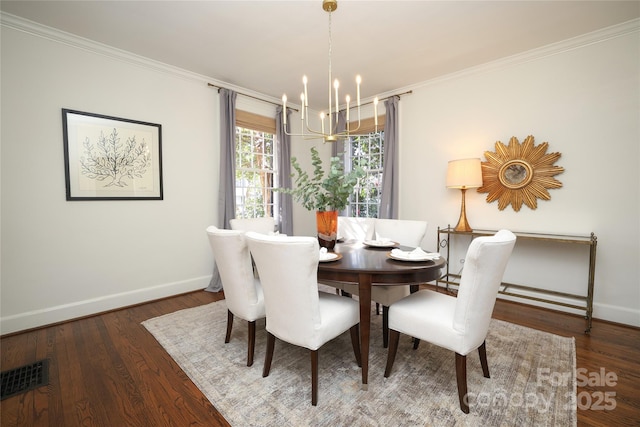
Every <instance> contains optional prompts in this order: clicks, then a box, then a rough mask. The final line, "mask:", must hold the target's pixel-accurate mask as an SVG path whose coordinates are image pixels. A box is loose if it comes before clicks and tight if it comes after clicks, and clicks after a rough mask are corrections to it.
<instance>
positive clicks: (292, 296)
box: [246, 232, 361, 406]
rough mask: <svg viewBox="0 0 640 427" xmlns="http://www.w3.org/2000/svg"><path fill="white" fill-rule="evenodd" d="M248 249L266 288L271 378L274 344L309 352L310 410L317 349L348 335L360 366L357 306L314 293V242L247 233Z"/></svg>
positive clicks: (314, 394)
mask: <svg viewBox="0 0 640 427" xmlns="http://www.w3.org/2000/svg"><path fill="white" fill-rule="evenodd" d="M246 239H247V243H248V244H249V248H250V250H251V253H252V255H253V258H254V260H255V263H256V266H257V267H258V272H259V273H260V277H261V280H262V285H263V287H264V301H265V307H266V314H267V321H266V329H267V352H266V355H265V362H264V369H263V372H262V376H263V377H266V376H268V375H269V372H270V370H271V361H272V360H273V352H274V347H275V339H276V338H278V339H280V340H282V341H285V342H288V343H290V344H293V345H297V346H300V347H304V348H307V349H309V350H310V356H311V404H312V405H313V406H316V405H317V403H318V349H319V348H320V347H321V346H322V345H323V344H325V343H326V342H328V341H330V340H332V339H334V338H336V337H337V336H338V335H341V334H342V333H343V332H346V331H347V330H350V331H351V344H352V346H353V351H354V354H355V356H356V362H357V363H358V366H361V359H360V341H359V325H360V311H359V307H358V303H357V302H356V301H354V300H353V299H351V298H344V297H341V296H339V295H335V294H330V293H325V292H318V281H317V277H318V260H319V249H320V248H319V246H318V239H316V238H315V237H287V236H266V235H263V234H259V233H253V232H248V233H247V234H246Z"/></svg>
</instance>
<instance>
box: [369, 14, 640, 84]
mask: <svg viewBox="0 0 640 427" xmlns="http://www.w3.org/2000/svg"><path fill="white" fill-rule="evenodd" d="M633 33H640V18H639V19H632V20H631V21H627V22H623V23H621V24H617V25H613V26H610V27H606V28H603V29H600V30H597V31H593V32H590V33H586V34H583V35H580V36H576V37H572V38H570V39H566V40H563V41H560V42H557V43H552V44H549V45H546V46H542V47H539V48H535V49H531V50H528V51H525V52H521V53H517V54H515V55H511V56H507V57H504V58H500V59H497V60H495V61H491V62H487V63H486V64H481V65H477V66H474V67H469V68H465V69H464V70H460V71H458V72H455V73H450V74H447V75H444V76H439V77H435V78H433V79H430V80H425V81H423V82H420V83H416V84H414V85H410V86H406V87H404V88H400V89H396V90H395V91H394V92H398V91H405V90H406V91H409V90H415V89H419V88H421V87H425V86H430V85H434V84H438V83H442V82H445V81H449V80H455V79H458V78H462V77H466V76H469V75H472V74H480V73H485V72H489V71H496V70H500V69H505V68H509V67H512V66H514V65H521V64H525V63H527V62H531V61H537V60H540V59H543V58H547V57H550V56H554V55H559V54H562V53H565V52H569V51H572V50H576V49H581V48H583V47H585V46H589V45H593V44H597V43H602V42H605V41H607V40H611V39H614V38H618V37H624V36H626V35H629V34H633ZM379 96H384V94H381V95H379Z"/></svg>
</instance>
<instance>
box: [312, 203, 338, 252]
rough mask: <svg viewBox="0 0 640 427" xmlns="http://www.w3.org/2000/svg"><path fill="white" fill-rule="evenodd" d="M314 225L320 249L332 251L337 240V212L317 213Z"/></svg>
mask: <svg viewBox="0 0 640 427" xmlns="http://www.w3.org/2000/svg"><path fill="white" fill-rule="evenodd" d="M316 225H317V227H318V243H320V247H321V248H327V249H333V247H334V246H335V245H336V240H337V239H338V211H317V212H316Z"/></svg>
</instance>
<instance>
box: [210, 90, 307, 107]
mask: <svg viewBox="0 0 640 427" xmlns="http://www.w3.org/2000/svg"><path fill="white" fill-rule="evenodd" d="M207 86H209V87H215V88H216V89H218V92H220V89H223V88H222V87H220V86H216V85H214V84H213V83H207ZM237 93H238V95H242V96H246V97H247V98H253V99H257V100H258V101H262V102H266V103H268V104H272V105H276V106H278V105H280V106H281V105H282V104H281V103H278V102H273V101H267V100H266V99H262V98H258V97H257V96H253V95H247V94H246V93H241V92H237ZM287 108H288V109H289V110H293V111H295V112H296V113H297V112H298V110H296V109H295V108H291V107H287Z"/></svg>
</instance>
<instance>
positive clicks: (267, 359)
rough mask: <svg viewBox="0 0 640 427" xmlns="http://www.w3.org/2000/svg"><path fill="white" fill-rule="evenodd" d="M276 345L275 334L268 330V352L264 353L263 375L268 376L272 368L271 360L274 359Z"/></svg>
mask: <svg viewBox="0 0 640 427" xmlns="http://www.w3.org/2000/svg"><path fill="white" fill-rule="evenodd" d="M275 346H276V337H275V335H273V334H271V333H269V332H267V352H266V353H265V355H264V368H263V369H262V376H263V377H268V376H269V371H270V370H271V361H272V360H273V349H274V347H275Z"/></svg>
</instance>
